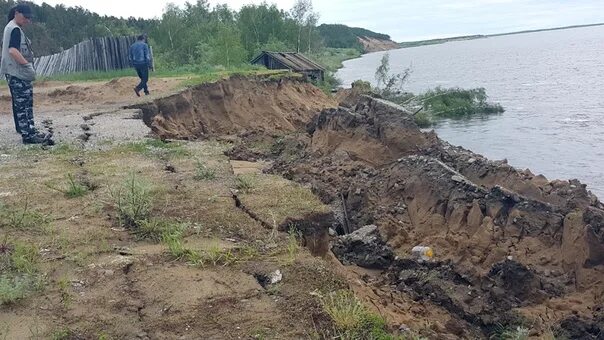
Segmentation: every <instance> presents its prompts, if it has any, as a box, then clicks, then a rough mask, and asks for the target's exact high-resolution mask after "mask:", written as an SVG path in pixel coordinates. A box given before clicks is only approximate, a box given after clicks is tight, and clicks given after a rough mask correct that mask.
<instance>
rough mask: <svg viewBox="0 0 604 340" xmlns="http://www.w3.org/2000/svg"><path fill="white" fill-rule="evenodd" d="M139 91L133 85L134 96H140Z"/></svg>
mask: <svg viewBox="0 0 604 340" xmlns="http://www.w3.org/2000/svg"><path fill="white" fill-rule="evenodd" d="M139 92H140V90H139V89H137V88H136V87H135V88H134V93H136V96H137V97H140V96H141V94H140V93H139Z"/></svg>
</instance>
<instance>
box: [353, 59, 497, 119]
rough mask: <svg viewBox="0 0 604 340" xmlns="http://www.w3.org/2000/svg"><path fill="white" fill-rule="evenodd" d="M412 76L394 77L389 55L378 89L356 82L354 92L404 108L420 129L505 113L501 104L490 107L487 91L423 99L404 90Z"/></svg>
mask: <svg viewBox="0 0 604 340" xmlns="http://www.w3.org/2000/svg"><path fill="white" fill-rule="evenodd" d="M410 74H411V70H410V69H409V68H408V69H405V70H403V72H401V73H394V74H393V73H392V70H391V69H390V59H389V55H388V53H386V54H385V55H384V56H383V57H382V62H381V64H380V66H378V68H377V70H376V72H375V79H376V81H377V87H376V88H371V85H370V84H369V83H367V82H363V81H360V80H359V81H356V82H354V83H353V88H354V89H356V91H359V92H361V93H367V92H374V93H377V94H378V95H380V96H381V97H383V98H385V99H387V100H389V101H392V102H394V103H396V104H399V105H401V106H403V107H404V108H405V109H406V110H407V111H409V112H410V113H411V114H412V115H413V117H414V120H415V123H416V124H417V125H418V126H420V127H429V126H431V125H432V124H434V122H435V121H436V120H437V119H443V118H465V117H470V116H475V115H488V114H496V113H502V112H504V109H503V107H502V106H501V105H500V104H494V103H489V102H488V101H487V99H488V96H487V94H486V91H485V89H484V88H476V89H460V88H450V89H445V88H441V87H437V88H436V89H434V90H430V91H427V92H425V93H423V94H421V95H417V96H416V95H414V94H412V93H409V92H404V91H403V87H404V84H405V82H406V81H407V79H408V78H409V76H410Z"/></svg>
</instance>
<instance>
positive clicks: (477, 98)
mask: <svg viewBox="0 0 604 340" xmlns="http://www.w3.org/2000/svg"><path fill="white" fill-rule="evenodd" d="M487 98H488V97H487V94H486V91H485V89H484V88H477V89H469V90H465V89H460V88H450V89H445V88H441V87H437V88H436V89H434V90H431V91H428V92H426V93H424V94H422V95H421V96H419V98H418V99H419V100H420V101H421V102H422V103H423V105H424V109H425V110H426V111H429V112H431V113H432V114H433V115H435V116H439V117H449V118H455V117H463V116H469V115H476V114H491V113H501V112H503V111H504V110H503V107H502V106H501V105H499V104H491V103H488V102H487Z"/></svg>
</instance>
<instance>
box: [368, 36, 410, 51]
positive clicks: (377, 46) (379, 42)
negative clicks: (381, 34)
mask: <svg viewBox="0 0 604 340" xmlns="http://www.w3.org/2000/svg"><path fill="white" fill-rule="evenodd" d="M358 40H359V42H360V43H361V45H363V51H365V53H371V52H379V51H388V50H395V49H397V48H400V46H399V45H398V44H397V43H396V42H394V41H392V40H384V39H376V38H371V37H358Z"/></svg>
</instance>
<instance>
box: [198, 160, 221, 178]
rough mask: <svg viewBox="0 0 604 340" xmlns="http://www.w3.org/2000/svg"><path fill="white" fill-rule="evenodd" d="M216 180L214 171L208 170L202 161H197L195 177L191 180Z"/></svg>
mask: <svg viewBox="0 0 604 340" xmlns="http://www.w3.org/2000/svg"><path fill="white" fill-rule="evenodd" d="M215 178H216V170H215V169H212V168H208V167H207V165H206V164H205V163H204V162H202V161H197V164H196V166H195V176H194V177H193V179H195V180H197V181H211V180H213V179H215Z"/></svg>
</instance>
